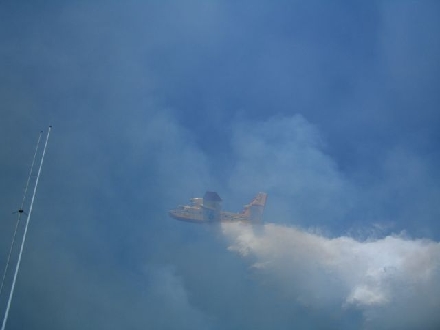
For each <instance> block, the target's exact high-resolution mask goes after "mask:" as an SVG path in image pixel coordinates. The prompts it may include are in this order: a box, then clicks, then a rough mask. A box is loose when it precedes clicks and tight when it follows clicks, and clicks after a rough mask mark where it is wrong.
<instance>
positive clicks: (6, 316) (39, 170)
mask: <svg viewBox="0 0 440 330" xmlns="http://www.w3.org/2000/svg"><path fill="white" fill-rule="evenodd" d="M51 128H52V126H49V130H48V132H47V136H46V142H45V143H44V149H43V155H42V156H41V162H40V167H39V168H38V174H37V179H36V180H35V187H34V192H33V194H32V200H31V206H30V208H29V214H28V216H27V220H26V226H25V227H24V233H23V241H22V242H21V246H20V253H19V254H18V261H17V265H16V266H15V273H14V279H13V281H12V287H11V292H10V293H9V299H8V306H7V307H6V311H5V316H4V318H3V324H2V328H1V330H5V326H6V321H7V320H8V315H9V309H10V308H11V301H12V296H13V295H14V288H15V282H16V281H17V274H18V271H19V269H20V262H21V255H22V254H23V248H24V243H25V241H26V233H27V229H28V226H29V221H30V220H31V214H32V208H33V206H34V200H35V194H36V192H37V187H38V180H39V179H40V174H41V168H42V167H43V161H44V155H45V154H46V147H47V141H48V140H49V134H50V130H51Z"/></svg>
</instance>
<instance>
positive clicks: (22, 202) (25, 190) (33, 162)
mask: <svg viewBox="0 0 440 330" xmlns="http://www.w3.org/2000/svg"><path fill="white" fill-rule="evenodd" d="M41 134H43V131H41V132H40V134H39V135H38V141H37V145H36V147H35V153H34V158H33V159H32V165H31V169H30V170H29V175H28V178H27V182H26V186H25V188H24V194H23V199H22V201H21V206H20V209H19V210H18V216H17V221H16V223H15V230H14V235H13V236H12V242H11V247H10V248H9V254H8V260H7V261H6V266H5V270H4V272H3V278H2V284H1V286H0V297H1V295H2V292H3V286H4V284H5V278H6V274H7V272H8V268H9V262H10V260H11V254H12V250H13V248H14V244H15V236H16V235H17V230H18V225H19V224H20V220H21V215H22V214H23V207H24V202H25V200H26V194H27V190H28V187H29V182H30V181H31V176H32V172H33V170H34V164H35V158H36V156H37V151H38V147H39V145H40V140H41Z"/></svg>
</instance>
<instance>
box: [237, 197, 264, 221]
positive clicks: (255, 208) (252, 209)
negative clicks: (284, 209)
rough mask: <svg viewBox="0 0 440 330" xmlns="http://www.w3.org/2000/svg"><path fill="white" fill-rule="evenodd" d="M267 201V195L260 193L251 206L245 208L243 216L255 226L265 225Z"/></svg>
mask: <svg viewBox="0 0 440 330" xmlns="http://www.w3.org/2000/svg"><path fill="white" fill-rule="evenodd" d="M266 200H267V194H266V193H264V192H259V193H258V194H257V196H255V198H254V199H253V200H252V201H251V202H250V203H249V204H247V205H245V206H244V209H243V211H242V214H244V215H245V216H247V217H249V221H250V222H251V223H253V224H261V223H263V212H264V207H265V206H266Z"/></svg>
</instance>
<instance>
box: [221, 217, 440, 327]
mask: <svg viewBox="0 0 440 330" xmlns="http://www.w3.org/2000/svg"><path fill="white" fill-rule="evenodd" d="M222 230H223V233H224V234H225V235H226V236H227V237H228V238H229V239H230V242H231V243H230V247H229V249H230V250H232V251H236V252H238V253H239V254H240V255H242V256H244V257H252V258H255V261H254V262H253V268H254V269H255V272H256V273H257V274H261V275H262V278H263V279H264V280H265V282H266V283H269V284H270V285H273V284H274V288H275V289H278V290H280V291H282V292H283V293H284V294H285V295H289V296H291V297H292V298H294V299H295V300H297V301H298V302H300V303H301V304H303V305H304V306H310V307H313V308H321V309H331V310H333V311H336V310H339V311H340V312H341V313H349V311H350V310H353V309H355V310H360V311H361V312H362V313H363V315H364V321H365V325H366V327H367V328H370V327H382V326H383V327H392V328H394V327H397V326H409V327H411V326H416V327H417V326H418V327H420V326H425V327H429V326H432V325H439V324H440V317H439V316H438V313H437V312H438V310H439V308H440V244H439V243H437V242H433V241H428V240H411V239H408V238H406V237H404V236H399V235H396V236H394V235H393V236H386V237H384V238H381V239H374V240H366V241H357V240H355V239H353V238H351V237H348V236H341V237H337V238H327V237H325V236H322V235H320V234H317V233H312V232H307V231H304V230H301V229H298V228H293V227H286V226H281V225H276V224H266V225H265V226H264V228H262V230H261V231H260V232H258V231H256V230H255V228H252V227H251V226H247V225H243V224H223V226H222ZM397 315H398V317H397Z"/></svg>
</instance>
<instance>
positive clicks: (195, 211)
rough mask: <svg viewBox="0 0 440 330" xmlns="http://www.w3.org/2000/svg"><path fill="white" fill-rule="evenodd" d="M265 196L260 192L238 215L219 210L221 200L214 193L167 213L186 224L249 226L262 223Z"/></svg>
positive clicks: (209, 192) (193, 199)
mask: <svg viewBox="0 0 440 330" xmlns="http://www.w3.org/2000/svg"><path fill="white" fill-rule="evenodd" d="M266 199H267V194H266V193H264V192H260V193H258V194H257V196H255V198H254V199H253V200H252V201H251V202H250V203H249V204H247V205H245V206H244V209H243V211H241V212H240V213H233V212H224V211H222V210H221V202H222V199H221V198H220V196H219V195H218V194H217V193H216V192H214V191H207V192H206V193H205V195H204V196H203V198H201V197H198V198H191V199H190V202H191V204H190V205H185V206H179V207H177V208H175V209H172V210H170V211H169V212H168V214H169V215H170V217H172V218H174V219H177V220H181V221H187V222H195V223H215V222H245V223H250V224H261V223H263V211H264V206H265V205H266Z"/></svg>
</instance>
